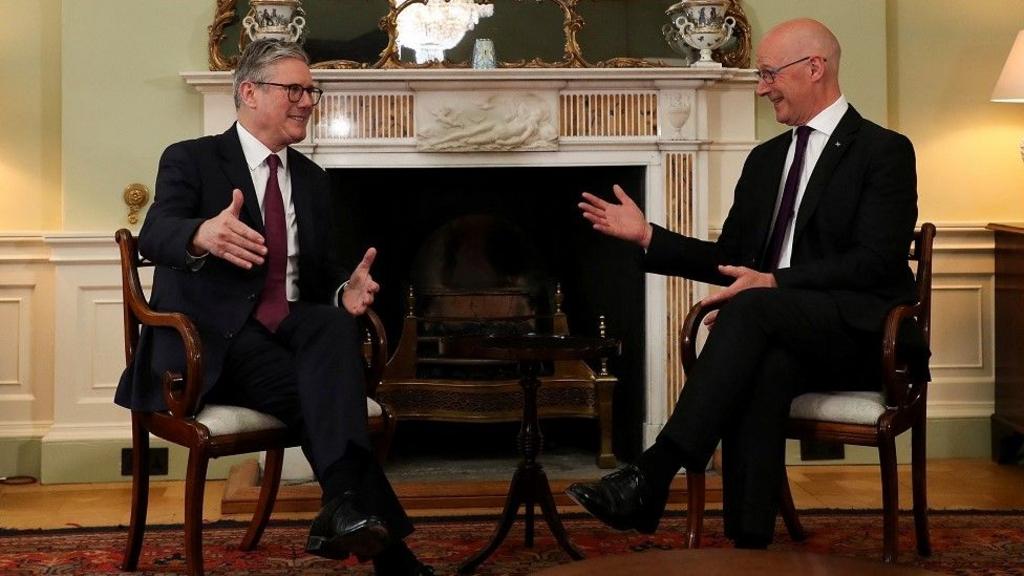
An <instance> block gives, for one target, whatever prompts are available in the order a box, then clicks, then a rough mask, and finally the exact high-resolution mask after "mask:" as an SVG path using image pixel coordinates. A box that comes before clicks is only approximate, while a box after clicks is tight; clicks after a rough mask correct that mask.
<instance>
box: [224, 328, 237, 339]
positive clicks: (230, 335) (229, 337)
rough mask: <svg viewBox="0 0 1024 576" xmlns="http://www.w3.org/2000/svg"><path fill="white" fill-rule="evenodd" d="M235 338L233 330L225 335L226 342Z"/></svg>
mask: <svg viewBox="0 0 1024 576" xmlns="http://www.w3.org/2000/svg"><path fill="white" fill-rule="evenodd" d="M234 337H235V333H234V332H232V331H231V330H228V331H227V332H225V333H224V339H225V340H231V339H232V338H234Z"/></svg>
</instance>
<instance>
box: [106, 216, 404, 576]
mask: <svg viewBox="0 0 1024 576" xmlns="http://www.w3.org/2000/svg"><path fill="white" fill-rule="evenodd" d="M115 240H116V241H117V243H118V245H119V247H120V252H121V282H122V291H123V294H124V344H125V358H126V360H127V362H128V364H129V365H131V362H132V357H133V355H134V354H135V352H136V350H137V349H138V342H139V330H140V326H142V325H145V326H161V327H167V328H173V329H174V330H176V331H177V332H178V334H179V335H180V336H181V339H182V341H183V342H184V346H185V356H186V360H187V366H188V371H187V373H186V374H185V375H184V376H183V375H181V374H171V373H168V374H165V375H164V377H163V391H164V398H165V400H166V402H167V406H168V407H169V409H168V410H167V411H166V412H142V411H135V410H133V411H132V511H131V522H130V524H129V527H128V541H127V543H126V546H125V553H124V560H123V561H122V563H121V568H122V569H123V570H127V571H134V570H136V569H137V567H138V562H139V554H140V553H141V550H142V537H143V534H144V532H145V529H146V512H147V505H148V500H149V468H148V462H149V435H150V434H153V435H155V436H157V437H159V438H163V439H164V440H167V441H168V442H173V443H175V444H178V445H181V446H184V447H186V448H188V470H187V475H186V478H185V562H186V565H187V567H188V572H189V574H191V575H192V576H202V574H203V554H202V546H203V544H202V522H203V494H204V490H205V486H206V471H207V467H208V464H209V461H210V459H211V458H217V457H220V456H229V455H233V454H244V453H248V452H261V451H266V453H267V455H266V464H265V467H264V472H263V481H262V485H261V488H260V496H259V501H258V503H257V505H256V511H255V513H254V514H253V517H252V521H251V522H250V523H249V528H248V530H247V531H246V533H245V536H244V537H243V538H242V544H241V549H242V550H247V551H248V550H253V549H255V548H256V545H257V544H258V543H259V539H260V536H261V535H262V534H263V530H264V528H266V526H267V522H268V520H269V519H270V513H271V511H272V510H273V507H274V499H275V497H276V496H277V489H278V486H279V485H280V480H281V465H282V462H283V458H284V449H285V448H287V447H290V446H298V445H299V439H298V436H297V435H296V434H293V433H290V432H289V431H288V430H287V429H286V428H285V425H284V424H283V423H282V422H281V421H280V420H278V419H277V418H274V417H273V416H269V415H267V414H263V413H260V412H257V411H255V410H250V409H248V408H241V407H237V406H221V405H206V406H204V407H202V408H201V409H200V407H199V393H200V390H201V389H202V375H203V350H202V343H201V342H200V340H199V335H198V332H197V331H196V329H195V326H194V325H193V323H192V321H191V320H190V319H189V318H188V317H187V316H185V315H184V314H180V313H167V312H155V311H153V310H152V309H151V308H150V307H149V303H148V301H147V298H146V296H145V294H144V292H143V290H142V285H141V283H140V281H139V268H140V267H143V266H152V263H150V262H147V261H144V260H143V259H142V258H140V256H139V253H138V248H137V245H136V239H135V238H134V237H133V236H132V234H131V232H130V231H128V230H125V229H121V230H118V231H117V233H116V234H115ZM364 318H365V321H364V327H365V328H366V330H367V333H368V338H367V342H366V343H365V345H364V353H365V357H366V358H367V362H366V364H367V372H366V373H367V377H366V386H367V395H368V397H367V408H368V409H369V414H370V420H369V426H370V434H371V438H373V441H374V449H375V452H376V455H377V458H378V459H381V460H382V459H383V458H384V456H385V455H386V453H387V450H388V448H389V446H390V441H391V438H392V436H393V435H394V429H395V418H394V416H393V415H392V413H391V411H390V410H389V409H388V408H387V406H385V405H382V404H379V403H377V402H376V401H375V400H374V399H373V398H374V395H375V392H376V387H377V386H378V385H379V384H380V381H381V374H382V372H383V369H384V364H385V361H386V357H387V341H386V339H385V335H384V331H383V328H382V325H381V323H380V320H379V319H378V318H377V316H376V315H375V314H374V313H373V312H372V311H368V312H367V314H366V315H365V316H364Z"/></svg>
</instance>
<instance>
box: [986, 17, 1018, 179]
mask: <svg viewBox="0 0 1024 576" xmlns="http://www.w3.org/2000/svg"><path fill="white" fill-rule="evenodd" d="M992 101H993V102H1016V103H1024V30H1021V31H1020V32H1018V33H1017V39H1016V40H1015V41H1014V42H1013V48H1010V55H1009V56H1007V57H1006V63H1005V64H1003V71H1002V72H1001V73H1000V74H999V80H996V87H995V88H994V89H993V90H992ZM1020 155H1021V159H1022V160H1024V140H1022V141H1021V143H1020Z"/></svg>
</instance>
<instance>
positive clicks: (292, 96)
mask: <svg viewBox="0 0 1024 576" xmlns="http://www.w3.org/2000/svg"><path fill="white" fill-rule="evenodd" d="M253 84H263V85H266V86H277V87H278V88H284V89H285V90H286V91H287V92H288V101H289V102H299V101H300V100H302V93H303V92H305V93H306V94H309V98H310V100H312V101H313V106H316V105H317V104H318V103H319V102H320V97H321V96H323V95H324V91H323V90H321V89H319V88H317V87H315V86H310V87H309V88H307V87H305V86H303V85H301V84H279V83H277V82H256V81H255V80H254V81H253Z"/></svg>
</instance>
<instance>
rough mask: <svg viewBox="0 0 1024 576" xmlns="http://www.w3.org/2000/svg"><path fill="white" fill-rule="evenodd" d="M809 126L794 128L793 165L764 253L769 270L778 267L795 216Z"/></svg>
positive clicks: (809, 130) (783, 189)
mask: <svg viewBox="0 0 1024 576" xmlns="http://www.w3.org/2000/svg"><path fill="white" fill-rule="evenodd" d="M811 130H813V128H811V127H810V126H797V128H796V151H795V152H794V153H793V164H792V165H791V166H790V167H789V173H788V174H786V185H785V186H784V187H783V188H782V200H781V201H780V202H779V212H778V216H776V217H775V228H773V229H772V237H771V239H770V240H769V241H768V250H767V251H766V252H765V260H764V261H765V263H766V264H768V266H769V270H773V271H774V270H775V269H777V268H778V267H779V257H780V256H782V244H783V241H784V240H785V239H786V230H787V229H788V228H789V223H790V222H791V221H792V220H793V216H795V215H796V192H797V190H798V189H799V188H800V172H801V170H802V169H803V166H804V152H805V151H806V150H807V138H808V136H810V135H811Z"/></svg>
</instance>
